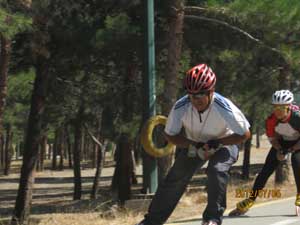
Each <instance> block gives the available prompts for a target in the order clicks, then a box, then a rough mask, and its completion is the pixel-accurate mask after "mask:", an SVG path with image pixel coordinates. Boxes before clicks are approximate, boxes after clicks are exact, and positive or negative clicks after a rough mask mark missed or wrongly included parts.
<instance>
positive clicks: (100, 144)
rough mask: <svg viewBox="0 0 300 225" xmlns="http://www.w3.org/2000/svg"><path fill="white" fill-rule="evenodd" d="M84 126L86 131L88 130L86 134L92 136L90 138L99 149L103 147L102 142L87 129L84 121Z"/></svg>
mask: <svg viewBox="0 0 300 225" xmlns="http://www.w3.org/2000/svg"><path fill="white" fill-rule="evenodd" d="M83 126H84V128H85V129H86V131H87V132H88V135H89V136H90V137H91V138H92V140H93V141H94V142H95V143H96V144H97V145H99V147H100V148H101V149H103V144H102V143H101V142H100V141H99V140H98V139H97V138H96V137H95V136H94V135H93V134H92V132H91V131H90V130H89V128H88V126H87V125H86V123H84V124H83Z"/></svg>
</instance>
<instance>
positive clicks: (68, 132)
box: [65, 126, 73, 168]
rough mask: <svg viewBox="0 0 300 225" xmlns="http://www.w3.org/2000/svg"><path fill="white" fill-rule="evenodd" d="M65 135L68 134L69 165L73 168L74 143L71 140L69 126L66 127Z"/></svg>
mask: <svg viewBox="0 0 300 225" xmlns="http://www.w3.org/2000/svg"><path fill="white" fill-rule="evenodd" d="M65 129H66V130H65V134H66V145H67V150H68V163H69V168H72V167H73V165H72V143H71V140H70V131H69V129H68V126H66V127H65Z"/></svg>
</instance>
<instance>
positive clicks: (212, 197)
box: [143, 148, 238, 225]
mask: <svg viewBox="0 0 300 225" xmlns="http://www.w3.org/2000/svg"><path fill="white" fill-rule="evenodd" d="M237 156H238V150H237V148H235V149H234V150H231V151H229V150H228V149H227V148H222V149H220V150H219V151H217V152H216V153H215V155H213V156H212V158H211V159H210V160H209V164H208V167H207V176H208V181H207V189H208V191H207V198H208V200H207V206H206V209H205V211H204V213H203V220H211V219H213V220H215V221H216V222H217V223H218V224H221V223H222V215H223V213H224V210H225V208H226V188H227V183H228V179H229V174H228V171H229V169H230V167H231V165H232V164H233V163H235V162H236V160H237ZM204 164H205V161H204V160H201V159H200V158H199V157H194V158H189V157H188V156H187V151H181V152H180V153H179V154H178V156H177V158H176V160H175V163H174V165H173V167H172V168H171V169H170V171H169V173H168V175H167V177H166V178H165V180H164V181H163V182H162V183H161V184H160V185H159V187H158V189H157V191H156V193H155V196H154V198H153V200H152V202H151V205H150V207H149V209H148V214H147V215H145V220H144V221H143V222H144V223H143V224H145V225H161V224H163V223H165V221H166V220H167V219H168V217H169V216H170V215H171V213H172V212H173V210H174V208H175V207H176V205H177V203H178V201H179V199H180V198H181V196H182V194H183V193H184V191H185V188H186V186H187V184H188V183H189V181H190V179H191V178H192V176H193V174H194V173H195V171H196V169H197V168H199V167H201V166H203V165H204ZM195 207H196V206H195Z"/></svg>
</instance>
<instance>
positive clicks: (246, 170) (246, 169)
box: [242, 104, 256, 180]
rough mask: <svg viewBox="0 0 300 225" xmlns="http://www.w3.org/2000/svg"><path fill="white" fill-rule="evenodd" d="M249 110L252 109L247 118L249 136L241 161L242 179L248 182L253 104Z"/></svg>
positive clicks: (253, 113) (254, 109)
mask: <svg viewBox="0 0 300 225" xmlns="http://www.w3.org/2000/svg"><path fill="white" fill-rule="evenodd" d="M251 109H252V111H251V114H250V117H249V123H250V132H251V136H250V138H249V139H248V140H247V141H246V142H245V145H244V160H243V167H242V178H243V179H244V180H248V179H249V174H250V153H251V142H252V137H253V135H252V128H253V126H254V121H255V117H256V107H255V104H253V105H252V107H251Z"/></svg>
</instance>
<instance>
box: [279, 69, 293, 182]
mask: <svg viewBox="0 0 300 225" xmlns="http://www.w3.org/2000/svg"><path fill="white" fill-rule="evenodd" d="M279 88H280V89H290V88H291V71H290V66H289V65H288V63H286V64H285V65H283V67H282V69H281V70H280V74H279ZM289 170H290V168H289V166H288V162H287V160H284V161H281V162H280V164H279V165H278V167H277V169H276V173H275V183H276V184H282V183H284V182H285V181H288V178H289Z"/></svg>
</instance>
